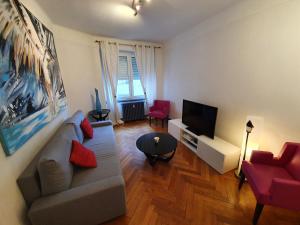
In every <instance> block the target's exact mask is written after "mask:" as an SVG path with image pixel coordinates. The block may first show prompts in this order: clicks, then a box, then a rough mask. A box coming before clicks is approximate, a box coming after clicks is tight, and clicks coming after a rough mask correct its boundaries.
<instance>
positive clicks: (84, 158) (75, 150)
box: [70, 140, 97, 168]
mask: <svg viewBox="0 0 300 225" xmlns="http://www.w3.org/2000/svg"><path fill="white" fill-rule="evenodd" d="M70 162H71V163H73V164H74V165H76V166H80V167H87V168H95V167H97V161H96V156H95V153H94V152H93V151H91V150H89V149H87V148H86V147H84V146H83V145H82V144H80V143H79V142H78V141H75V140H73V141H72V151H71V155H70Z"/></svg>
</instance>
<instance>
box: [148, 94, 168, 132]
mask: <svg viewBox="0 0 300 225" xmlns="http://www.w3.org/2000/svg"><path fill="white" fill-rule="evenodd" d="M169 112H170V101H164V100H154V104H153V106H151V107H150V109H149V124H150V125H151V119H152V118H154V119H160V120H161V125H162V127H164V121H165V120H167V119H168V118H169Z"/></svg>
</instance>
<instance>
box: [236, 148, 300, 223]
mask: <svg viewBox="0 0 300 225" xmlns="http://www.w3.org/2000/svg"><path fill="white" fill-rule="evenodd" d="M245 178H247V181H248V183H249V185H250V187H251V189H252V191H253V193H254V195H255V197H256V200H257V204H256V208H255V212H254V216H253V224H254V225H256V224H257V222H258V219H259V216H260V214H261V212H262V210H263V207H264V205H273V206H278V207H282V208H286V209H291V210H300V144H298V143H285V144H284V146H283V148H282V151H281V154H280V156H279V157H273V154H272V153H271V152H264V151H253V153H252V155H251V159H250V162H247V161H243V163H242V176H241V180H240V184H239V189H241V187H242V185H243V183H244V181H245Z"/></svg>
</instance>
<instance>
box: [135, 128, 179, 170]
mask: <svg viewBox="0 0 300 225" xmlns="http://www.w3.org/2000/svg"><path fill="white" fill-rule="evenodd" d="M154 137H159V142H158V143H155V141H154ZM136 147H137V148H138V149H139V150H140V151H141V152H143V153H144V154H145V155H146V157H147V158H148V160H149V163H150V165H151V166H153V165H154V164H155V163H156V162H157V160H162V161H165V162H168V161H170V160H171V159H172V158H173V156H174V155H175V152H176V148H177V140H176V139H175V138H174V137H172V136H171V135H170V134H167V133H149V134H145V135H143V136H141V137H139V139H138V140H137V141H136Z"/></svg>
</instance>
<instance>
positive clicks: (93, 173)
mask: <svg viewBox="0 0 300 225" xmlns="http://www.w3.org/2000/svg"><path fill="white" fill-rule="evenodd" d="M100 137H101V138H100ZM84 146H86V147H87V148H89V149H90V150H92V151H94V153H95V155H96V160H97V163H98V166H97V168H93V169H83V168H76V169H75V170H74V175H73V180H72V184H71V187H72V188H73V187H78V186H80V185H84V184H88V183H91V182H96V181H97V180H101V179H107V178H109V177H111V176H118V175H121V174H122V173H121V168H120V160H119V157H118V146H117V145H116V143H115V135H114V132H113V128H112V126H104V127H99V128H95V129H94V138H93V139H88V140H85V142H84Z"/></svg>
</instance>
